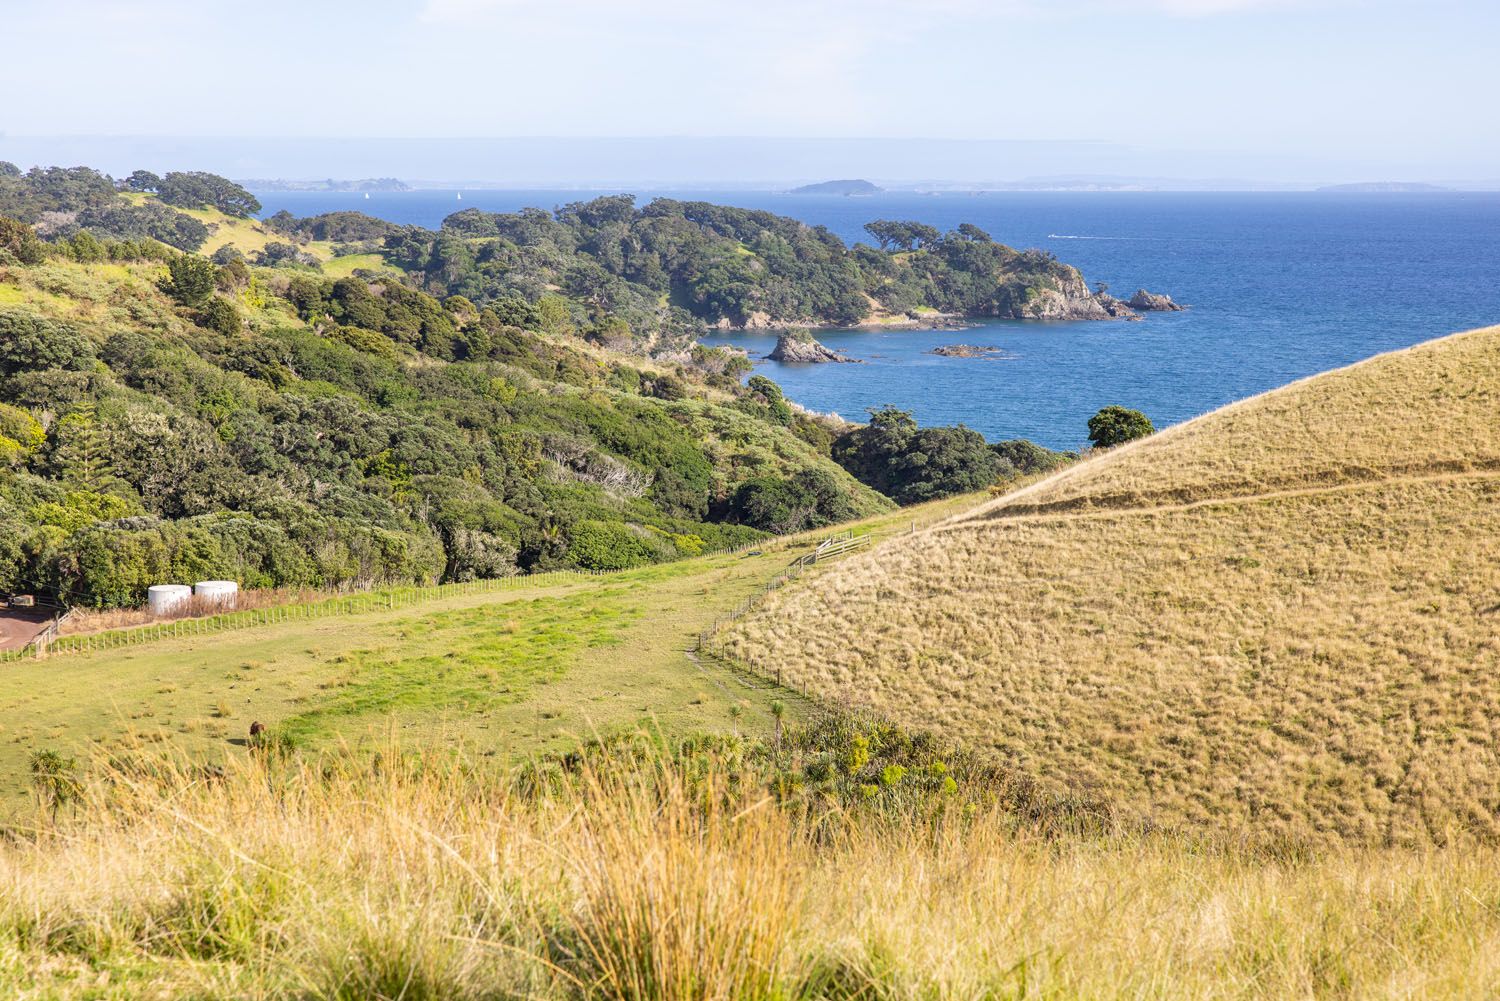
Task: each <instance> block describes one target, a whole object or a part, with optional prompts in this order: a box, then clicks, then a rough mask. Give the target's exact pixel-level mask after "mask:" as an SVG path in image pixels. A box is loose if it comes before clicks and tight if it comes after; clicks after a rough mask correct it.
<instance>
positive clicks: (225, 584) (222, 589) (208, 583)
mask: <svg viewBox="0 0 1500 1001" xmlns="http://www.w3.org/2000/svg"><path fill="white" fill-rule="evenodd" d="M239 590H240V586H239V585H238V584H236V583H235V582H234V581H232V580H200V581H199V582H198V583H196V584H194V585H193V597H195V598H200V599H202V600H203V601H206V602H211V603H213V604H215V605H219V606H221V607H223V608H233V607H234V596H235V595H236V594H237V593H239Z"/></svg>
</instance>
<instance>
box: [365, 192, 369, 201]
mask: <svg viewBox="0 0 1500 1001" xmlns="http://www.w3.org/2000/svg"><path fill="white" fill-rule="evenodd" d="M369 200H370V193H369V192H368V191H366V192H365V201H369Z"/></svg>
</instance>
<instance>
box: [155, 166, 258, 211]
mask: <svg viewBox="0 0 1500 1001" xmlns="http://www.w3.org/2000/svg"><path fill="white" fill-rule="evenodd" d="M132 176H134V175H132ZM156 192H157V195H158V197H160V198H161V200H162V201H164V202H166V203H167V204H168V205H176V206H178V207H179V208H185V209H205V208H213V209H218V210H219V211H220V212H223V213H224V214H225V215H232V216H240V217H241V218H248V217H250V216H252V215H254V214H255V213H257V212H259V211H260V201H259V199H257V198H256V197H255V196H254V195H252V194H251V193H250V192H248V191H246V190H245V189H244V188H242V187H241V186H240V185H238V184H236V183H234V182H233V181H231V180H229V179H228V178H225V177H220V176H219V175H218V174H209V173H206V172H205V171H201V170H188V171H169V172H168V173H167V175H166V176H165V177H163V178H161V179H160V180H159V181H158V182H157V184H156Z"/></svg>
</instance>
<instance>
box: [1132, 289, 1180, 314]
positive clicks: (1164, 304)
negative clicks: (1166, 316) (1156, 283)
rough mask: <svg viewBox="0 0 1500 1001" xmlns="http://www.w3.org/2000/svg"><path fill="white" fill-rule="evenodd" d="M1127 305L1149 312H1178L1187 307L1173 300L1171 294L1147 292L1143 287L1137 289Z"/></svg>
mask: <svg viewBox="0 0 1500 1001" xmlns="http://www.w3.org/2000/svg"><path fill="white" fill-rule="evenodd" d="M1125 305H1127V306H1129V307H1130V308H1131V309H1139V310H1141V311H1142V312H1147V313H1176V312H1180V311H1182V310H1184V309H1187V307H1186V306H1184V305H1182V304H1180V303H1176V302H1173V301H1172V297H1171V296H1169V295H1165V294H1162V293H1158V292H1147V291H1146V290H1145V289H1143V288H1138V289H1136V290H1135V295H1133V296H1131V297H1130V299H1129V300H1127V301H1126V303H1125Z"/></svg>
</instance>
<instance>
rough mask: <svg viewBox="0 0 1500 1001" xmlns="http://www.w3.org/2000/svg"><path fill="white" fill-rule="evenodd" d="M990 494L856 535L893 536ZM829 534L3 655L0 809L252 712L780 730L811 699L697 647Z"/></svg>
mask: <svg viewBox="0 0 1500 1001" xmlns="http://www.w3.org/2000/svg"><path fill="white" fill-rule="evenodd" d="M980 500H981V498H978V497H964V498H956V499H953V500H949V501H943V502H938V503H936V504H931V505H926V506H925V507H923V508H919V509H912V508H908V509H904V510H902V511H897V512H892V513H889V514H885V515H881V516H879V517H877V518H873V519H869V520H867V521H865V522H862V523H858V527H859V530H861V531H870V532H872V533H874V534H876V535H877V536H885V535H890V534H895V533H899V532H901V531H903V530H905V528H906V526H907V525H908V523H909V522H910V521H912V520H913V519H915V520H918V521H922V522H927V521H931V520H933V519H935V518H936V517H939V516H941V515H943V514H947V513H952V512H956V511H958V510H961V509H963V508H965V507H969V506H972V505H974V504H976V503H978V502H979V501H980ZM821 534H823V533H814V534H811V535H808V536H802V537H794V538H789V539H783V540H776V541H774V542H772V543H769V544H768V545H767V546H766V547H765V548H764V549H763V550H761V551H760V553H759V555H744V554H741V555H719V556H705V557H701V558H698V559H694V560H684V561H681V562H677V563H668V564H659V565H657V566H652V567H646V568H643V569H640V570H634V571H630V572H627V573H623V574H618V575H614V576H609V577H600V578H581V579H579V580H577V581H575V582H566V581H565V582H562V583H556V582H554V583H551V584H539V585H537V586H535V587H525V588H517V589H515V590H510V591H502V592H497V593H491V594H484V595H469V596H460V597H453V598H446V599H439V600H435V601H432V602H429V603H426V604H423V605H418V606H414V607H407V608H402V609H397V610H395V611H375V612H367V613H359V614H354V615H347V616H340V617H331V618H320V619H311V620H295V621H292V622H283V623H275V624H271V625H266V626H255V627H250V628H244V629H239V630H233V631H227V632H221V633H217V634H212V635H207V636H189V637H181V638H171V639H163V640H160V641H157V642H152V643H145V644H142V645H139V646H135V647H130V648H125V649H118V650H110V651H100V652H94V653H76V654H75V653H69V654H64V655H60V656H55V657H52V658H49V659H46V660H41V661H21V662H17V663H13V664H9V665H4V666H0V816H4V815H7V814H14V813H16V812H17V811H18V810H22V809H27V808H29V806H28V800H27V795H28V782H27V778H26V763H27V758H28V756H29V754H30V753H31V752H33V751H35V750H38V749H42V748H53V749H57V750H60V751H63V752H65V753H69V754H74V755H78V756H80V757H83V758H86V757H88V756H90V755H91V754H92V753H106V754H107V753H111V752H116V751H123V750H127V749H130V748H133V747H141V746H146V747H156V746H160V747H175V748H181V749H182V750H184V751H186V752H188V753H189V754H191V755H192V756H194V757H195V758H201V759H204V760H214V759H217V758H220V757H222V756H224V755H226V754H236V753H242V750H241V748H242V740H243V738H244V736H245V735H246V731H247V728H248V727H249V725H250V722H251V721H252V720H259V721H261V722H263V723H266V724H267V725H271V726H275V727H278V728H280V729H283V730H285V731H286V732H288V733H290V734H291V735H292V736H294V737H295V738H296V739H298V740H299V742H301V743H303V744H305V745H307V746H311V747H329V746H334V745H336V744H338V743H342V742H347V743H349V744H352V745H356V746H357V745H360V744H362V743H365V742H372V743H373V742H376V741H383V740H384V739H385V738H386V737H387V736H388V734H389V732H390V731H391V730H392V729H394V730H395V731H396V732H398V733H399V734H400V735H401V737H402V741H403V743H406V744H408V746H422V747H429V748H443V747H448V748H454V749H457V748H459V747H463V748H465V749H466V750H468V751H470V752H473V753H477V754H480V755H484V756H492V757H497V758H500V759H502V760H505V759H514V758H520V757H523V756H525V755H527V754H530V753H533V752H535V751H538V750H550V749H557V748H559V747H563V746H566V745H567V744H568V743H569V742H571V741H573V740H575V739H577V738H578V737H581V736H587V735H588V734H590V733H592V732H594V731H607V730H610V729H613V728H617V727H621V726H627V725H633V724H638V723H643V722H652V721H654V722H655V723H656V724H657V725H659V726H661V727H662V728H663V729H665V730H666V731H668V732H687V731H692V730H719V731H724V730H729V729H730V728H732V727H735V726H739V727H745V728H752V727H753V728H764V727H767V726H769V725H770V723H769V721H770V715H769V707H770V703H771V701H772V700H773V699H774V698H777V697H782V698H785V699H786V700H787V702H788V706H789V709H790V710H791V711H792V712H797V711H799V710H800V709H801V703H800V700H799V699H797V697H796V696H795V695H793V694H792V693H788V692H783V691H780V690H777V689H774V688H772V687H770V686H768V685H766V684H765V683H764V682H762V681H760V680H758V679H751V678H745V677H741V676H739V675H736V674H735V673H733V672H732V671H731V670H729V669H727V668H725V667H723V666H721V665H718V664H716V663H714V662H712V661H709V662H705V663H703V664H699V663H696V662H695V661H694V660H693V658H692V657H690V655H689V653H688V650H689V648H690V646H691V643H692V640H693V637H694V636H696V634H697V633H698V632H700V631H701V630H702V629H704V628H706V627H707V626H709V625H711V624H712V623H713V621H714V619H715V618H717V617H719V616H721V615H723V614H725V612H727V611H728V610H729V609H732V608H734V607H735V606H736V605H738V604H739V603H740V602H742V601H743V600H744V599H745V598H746V597H748V596H750V595H751V594H754V593H756V592H757V591H759V590H760V589H761V588H762V587H763V586H764V585H765V582H766V581H767V580H769V579H770V578H771V577H773V576H775V575H776V574H777V573H778V572H779V571H780V570H781V569H782V568H784V567H785V566H786V564H787V563H788V562H789V560H790V559H791V558H792V557H793V556H795V555H798V554H800V553H802V552H804V551H806V549H807V547H808V545H809V544H811V543H812V542H813V541H814V540H815V539H816V538H818V537H821ZM735 705H739V706H741V708H742V711H743V716H742V717H741V718H740V719H739V720H736V719H735V718H734V717H733V716H732V715H731V712H730V710H731V707H733V706H735Z"/></svg>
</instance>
